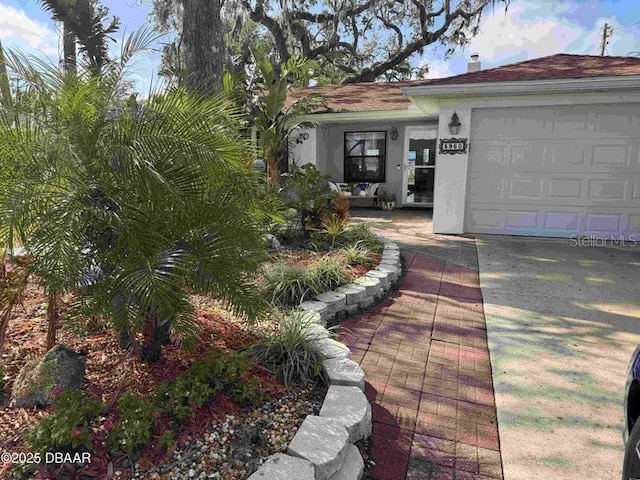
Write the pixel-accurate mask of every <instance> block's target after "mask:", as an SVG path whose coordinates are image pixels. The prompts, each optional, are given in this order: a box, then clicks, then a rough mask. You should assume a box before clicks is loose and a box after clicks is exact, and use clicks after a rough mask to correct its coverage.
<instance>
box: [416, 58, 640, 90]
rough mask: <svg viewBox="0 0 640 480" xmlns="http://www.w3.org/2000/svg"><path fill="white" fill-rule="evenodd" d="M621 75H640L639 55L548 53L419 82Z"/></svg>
mask: <svg viewBox="0 0 640 480" xmlns="http://www.w3.org/2000/svg"><path fill="white" fill-rule="evenodd" d="M621 75H640V58H637V57H601V56H594V55H571V54H567V53H559V54H557V55H551V56H548V57H541V58H534V59H533V60H525V61H523V62H518V63H512V64H510V65H504V66H502V67H495V68H488V69H487V70H480V71H479V72H471V73H463V74H461V75H454V76H452V77H446V78H437V79H432V80H423V81H422V85H454V84H461V83H484V82H520V81H527V80H560V79H569V78H590V77H617V76H621Z"/></svg>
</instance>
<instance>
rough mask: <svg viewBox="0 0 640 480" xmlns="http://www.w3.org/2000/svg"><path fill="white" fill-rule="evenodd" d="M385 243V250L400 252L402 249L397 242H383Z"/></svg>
mask: <svg viewBox="0 0 640 480" xmlns="http://www.w3.org/2000/svg"><path fill="white" fill-rule="evenodd" d="M383 243H384V249H385V250H400V247H399V246H398V244H397V243H395V242H389V241H386V242H383Z"/></svg>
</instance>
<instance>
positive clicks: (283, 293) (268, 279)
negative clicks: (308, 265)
mask: <svg viewBox="0 0 640 480" xmlns="http://www.w3.org/2000/svg"><path fill="white" fill-rule="evenodd" d="M321 288H322V285H321V284H320V283H319V282H318V277H317V276H316V275H315V274H314V273H312V272H311V271H309V270H306V269H304V268H302V267H300V266H296V265H292V264H290V263H289V262H286V261H285V260H284V259H278V260H277V261H276V262H275V263H274V264H272V265H270V266H269V267H268V268H267V269H266V271H265V272H264V286H263V287H262V291H263V293H264V294H265V295H267V297H268V298H269V299H270V300H271V301H272V302H273V303H279V304H281V305H296V304H299V303H301V302H303V301H304V300H306V299H307V298H309V297H311V296H313V295H315V294H318V293H320V292H321V291H322V290H321Z"/></svg>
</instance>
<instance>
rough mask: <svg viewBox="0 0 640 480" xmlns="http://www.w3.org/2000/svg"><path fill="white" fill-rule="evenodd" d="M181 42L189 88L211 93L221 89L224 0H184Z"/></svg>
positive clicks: (224, 52) (224, 61)
mask: <svg viewBox="0 0 640 480" xmlns="http://www.w3.org/2000/svg"><path fill="white" fill-rule="evenodd" d="M183 5H184V12H183V19H182V42H183V47H184V60H185V67H186V71H187V91H189V92H194V91H199V92H200V93H202V94H204V95H208V96H212V95H215V94H216V93H219V92H220V91H221V90H222V72H223V71H224V67H225V65H226V63H227V55H226V49H225V42H224V24H223V23H222V19H221V18H220V10H221V9H222V2H221V0H189V1H186V2H184V3H183Z"/></svg>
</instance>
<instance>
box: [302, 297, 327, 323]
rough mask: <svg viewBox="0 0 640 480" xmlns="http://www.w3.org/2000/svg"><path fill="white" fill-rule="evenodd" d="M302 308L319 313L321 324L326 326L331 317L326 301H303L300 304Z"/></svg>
mask: <svg viewBox="0 0 640 480" xmlns="http://www.w3.org/2000/svg"><path fill="white" fill-rule="evenodd" d="M300 308H302V309H303V310H310V311H312V312H316V313H318V314H319V315H320V322H319V323H320V325H322V326H323V327H324V326H325V325H326V324H327V320H328V319H329V316H330V315H329V309H328V308H327V304H326V303H324V302H318V301H314V300H307V301H306V302H302V303H301V304H300Z"/></svg>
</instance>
